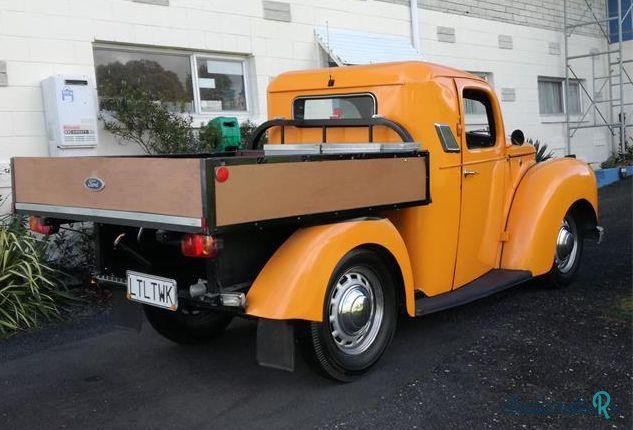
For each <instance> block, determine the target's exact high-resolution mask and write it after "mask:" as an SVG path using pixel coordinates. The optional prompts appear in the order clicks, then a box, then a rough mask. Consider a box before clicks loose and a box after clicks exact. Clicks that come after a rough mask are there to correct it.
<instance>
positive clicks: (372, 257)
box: [300, 249, 397, 382]
mask: <svg viewBox="0 0 633 430" xmlns="http://www.w3.org/2000/svg"><path fill="white" fill-rule="evenodd" d="M396 320H397V298H396V289H395V285H394V282H393V276H392V274H391V272H390V270H389V268H388V266H387V264H385V262H384V260H383V259H381V258H380V257H379V256H378V255H376V253H374V252H372V251H369V250H365V249H359V250H353V251H351V252H350V253H348V254H347V255H346V256H345V257H343V259H342V260H341V261H340V262H339V264H338V265H337V267H336V269H335V271H334V274H333V275H332V278H331V280H330V283H329V285H328V289H327V292H326V295H325V303H324V309H323V322H321V323H317V322H311V323H308V324H307V325H306V326H304V327H303V332H302V333H301V334H302V336H301V338H300V341H301V343H302V346H303V349H304V352H305V353H306V358H307V360H308V362H309V363H311V364H312V365H313V366H314V367H315V368H316V370H317V371H318V372H319V373H321V374H324V375H325V376H328V377H330V378H333V379H336V380H339V381H343V382H349V381H352V380H354V379H356V378H357V377H359V376H360V375H362V374H364V373H365V372H367V371H368V370H369V369H370V368H371V367H372V366H373V365H374V364H375V363H376V362H377V361H378V359H379V358H380V357H381V356H382V354H383V353H384V351H385V350H386V349H387V347H388V346H389V344H390V342H391V339H392V338H393V334H394V332H395V329H396Z"/></svg>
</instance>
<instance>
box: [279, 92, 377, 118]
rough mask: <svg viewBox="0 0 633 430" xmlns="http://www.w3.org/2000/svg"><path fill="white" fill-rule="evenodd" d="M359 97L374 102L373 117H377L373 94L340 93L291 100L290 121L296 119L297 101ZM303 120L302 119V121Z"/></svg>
mask: <svg viewBox="0 0 633 430" xmlns="http://www.w3.org/2000/svg"><path fill="white" fill-rule="evenodd" d="M359 96H369V97H371V99H372V100H373V101H374V113H373V115H372V117H373V116H374V115H378V99H376V96H375V95H374V94H373V93H370V92H363V93H342V94H316V95H308V96H298V97H295V98H294V99H292V112H291V115H292V119H297V118H296V116H295V103H296V102H297V101H299V100H316V99H333V98H341V99H342V98H351V97H359ZM302 120H303V119H302Z"/></svg>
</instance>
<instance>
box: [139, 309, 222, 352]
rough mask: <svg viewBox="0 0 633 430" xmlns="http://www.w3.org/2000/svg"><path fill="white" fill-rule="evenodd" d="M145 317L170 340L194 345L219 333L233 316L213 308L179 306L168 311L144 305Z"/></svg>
mask: <svg viewBox="0 0 633 430" xmlns="http://www.w3.org/2000/svg"><path fill="white" fill-rule="evenodd" d="M144 309H145V317H146V318H147V320H148V321H149V323H150V324H151V326H152V327H153V328H154V330H156V331H157V332H158V333H159V334H160V335H162V336H163V337H166V338H167V339H169V340H171V341H172V342H176V343H180V344H186V345H195V344H200V343H205V342H207V341H209V340H211V339H213V338H214V337H216V336H218V335H220V334H221V333H222V332H223V331H224V329H225V328H226V327H227V326H228V325H229V323H230V322H231V319H232V318H233V316H232V315H231V314H227V313H225V312H220V311H213V310H193V309H187V308H179V309H178V310H177V311H175V312H173V311H168V310H165V309H159V308H156V307H154V306H144Z"/></svg>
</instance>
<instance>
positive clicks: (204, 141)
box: [198, 124, 221, 152]
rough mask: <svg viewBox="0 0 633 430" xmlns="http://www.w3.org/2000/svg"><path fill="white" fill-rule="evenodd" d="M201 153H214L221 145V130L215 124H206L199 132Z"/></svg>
mask: <svg viewBox="0 0 633 430" xmlns="http://www.w3.org/2000/svg"><path fill="white" fill-rule="evenodd" d="M198 140H199V142H200V143H199V145H198V148H199V152H213V150H215V149H216V148H217V147H218V145H219V144H220V140H221V136H220V130H219V129H218V127H217V126H216V125H215V124H205V125H203V126H202V127H200V130H199V131H198Z"/></svg>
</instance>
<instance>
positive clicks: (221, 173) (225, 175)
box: [215, 166, 229, 182]
mask: <svg viewBox="0 0 633 430" xmlns="http://www.w3.org/2000/svg"><path fill="white" fill-rule="evenodd" d="M215 179H217V181H218V182H226V180H227V179H229V169H228V168H227V167H225V166H220V167H218V168H217V169H215Z"/></svg>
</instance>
